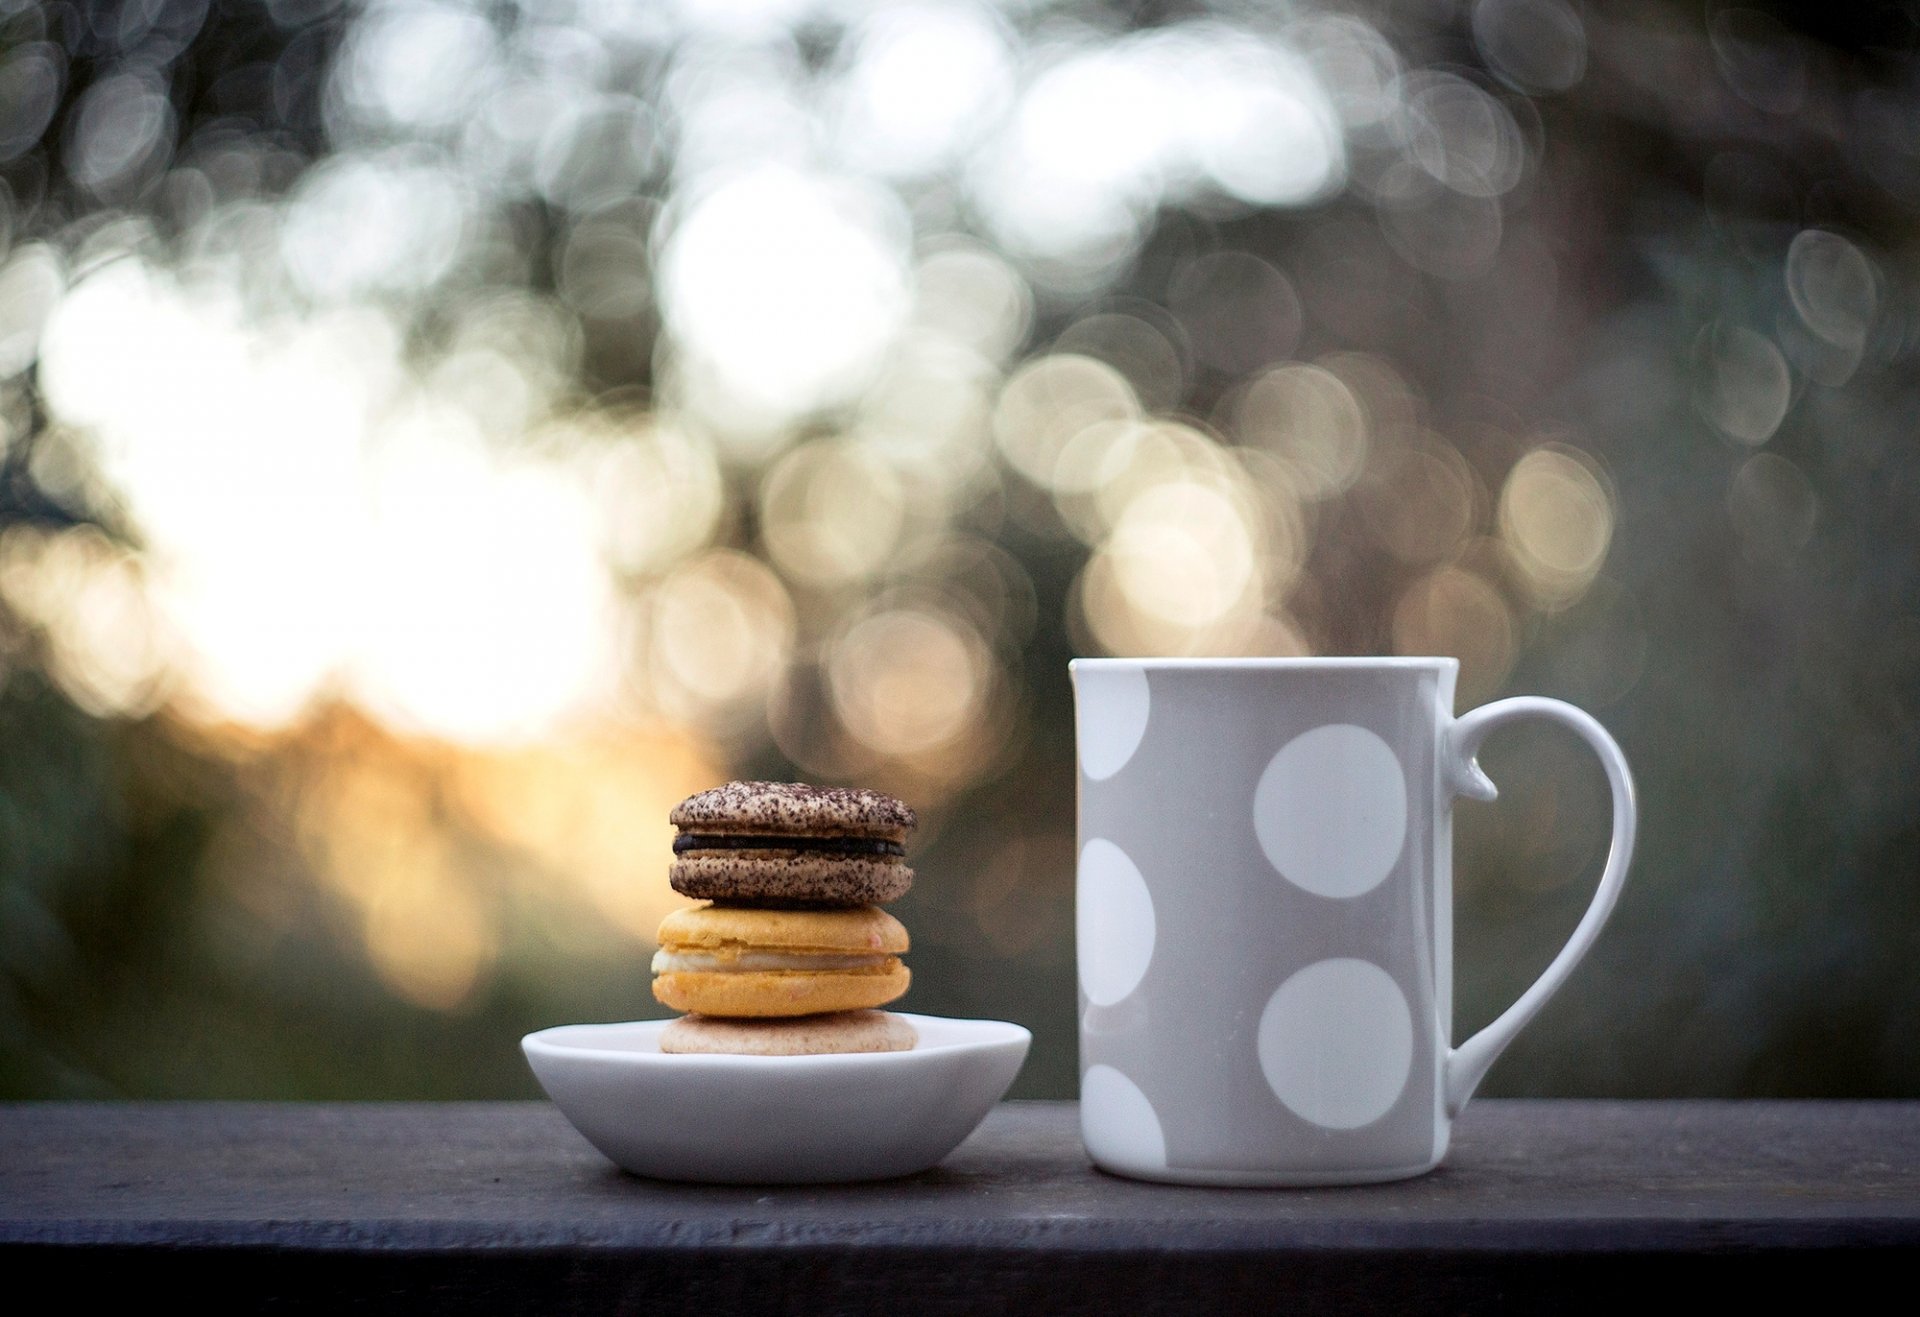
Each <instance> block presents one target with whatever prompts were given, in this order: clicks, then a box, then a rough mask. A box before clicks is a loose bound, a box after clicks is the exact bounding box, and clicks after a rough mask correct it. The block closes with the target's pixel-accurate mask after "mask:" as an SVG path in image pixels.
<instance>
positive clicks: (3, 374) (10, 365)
mask: <svg viewBox="0 0 1920 1317" xmlns="http://www.w3.org/2000/svg"><path fill="white" fill-rule="evenodd" d="M66 286H67V272H66V263H65V262H64V261H62V260H61V259H60V254H59V253H58V252H57V251H55V250H54V249H53V248H52V247H50V246H48V245H47V244H46V243H43V242H29V243H26V244H24V245H23V246H21V248H20V249H19V250H18V251H16V252H14V253H13V256H12V258H11V259H9V260H7V261H5V262H4V263H0V380H3V379H6V378H7V377H8V376H10V375H16V374H18V373H19V372H21V371H23V370H25V369H26V368H27V367H28V366H31V365H32V364H33V359H34V357H35V356H37V355H38V354H39V351H40V331H41V329H42V328H43V327H44V326H45V325H46V323H47V317H48V316H50V315H52V314H53V309H54V307H56V306H57V305H59V302H60V295H61V293H63V292H64V291H65V290H66Z"/></svg>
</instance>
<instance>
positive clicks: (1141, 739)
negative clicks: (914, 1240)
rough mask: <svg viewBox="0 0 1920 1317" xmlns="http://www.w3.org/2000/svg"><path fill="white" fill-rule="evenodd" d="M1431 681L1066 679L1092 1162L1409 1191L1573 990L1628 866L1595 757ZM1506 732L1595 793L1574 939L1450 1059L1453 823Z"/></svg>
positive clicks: (1220, 669) (1425, 668) (1593, 733)
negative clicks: (1550, 748) (1518, 1046)
mask: <svg viewBox="0 0 1920 1317" xmlns="http://www.w3.org/2000/svg"><path fill="white" fill-rule="evenodd" d="M1458 670H1459V665H1458V664H1457V663H1456V662H1455V661H1454V660H1453V659H1448V658H1379V659H1342V658H1331V659H1076V660H1075V661H1074V662H1073V663H1072V664H1071V671H1072V674H1073V685H1074V706H1075V726H1076V731H1077V739H1078V744H1079V769H1080V803H1079V835H1080V849H1079V857H1080V858H1079V873H1078V878H1077V886H1076V898H1075V899H1076V933H1077V939H1078V956H1079V968H1080V1064H1081V1075H1080V1119H1081V1134H1082V1137H1083V1139H1084V1140H1085V1142H1086V1146H1087V1152H1088V1154H1089V1155H1090V1156H1091V1157H1092V1158H1093V1161H1094V1163H1095V1164H1096V1165H1098V1166H1100V1167H1102V1168H1104V1169H1106V1170H1109V1171H1113V1172H1116V1173H1118V1174H1121V1175H1130V1176H1135V1177H1138V1178H1142V1179H1149V1180H1165V1181H1171V1182H1175V1183H1183V1184H1241V1185H1306V1184H1358V1183H1363V1182H1367V1181H1374V1180H1394V1179H1402V1178H1404V1177H1407V1176H1411V1175H1419V1174H1421V1173H1423V1172H1425V1171H1429V1170H1432V1169H1433V1168H1434V1167H1435V1166H1437V1165H1439V1164H1440V1161H1441V1159H1442V1158H1443V1157H1444V1156H1445V1155H1446V1151H1447V1139H1448V1134H1449V1131H1450V1128H1451V1125H1452V1121H1453V1117H1454V1116H1455V1115H1457V1114H1458V1113H1459V1111H1460V1108H1461V1107H1462V1106H1464V1105H1465V1104H1466V1101H1467V1099H1468V1098H1469V1097H1470V1096H1472V1094H1473V1090H1474V1088H1475V1087H1476V1086H1477V1085H1478V1084H1479V1082H1480V1080H1481V1077H1482V1076H1484V1075H1485V1074H1486V1072H1487V1068H1488V1067H1489V1066H1491V1065H1492V1064H1493V1062H1494V1060H1495V1058H1497V1057H1498V1056H1499V1055H1500V1053H1501V1051H1502V1050H1503V1049H1504V1048H1505V1047H1506V1046H1507V1044H1508V1043H1510V1042H1511V1041H1512V1040H1513V1037H1514V1035H1515V1034H1517V1033H1518V1032H1519V1031H1520V1030H1521V1028H1523V1027H1524V1026H1525V1025H1526V1023H1527V1022H1528V1021H1529V1020H1531V1019H1532V1018H1533V1016H1534V1015H1535V1014H1536V1013H1537V1012H1538V1011H1539V1010H1540V1007H1541V1006H1542V1005H1543V1004H1545V1002H1546V1000H1547V998H1548V997H1550V996H1551V995H1552V994H1553V993H1554V992H1555V990H1557V989H1558V988H1559V987H1560V985H1561V984H1562V983H1564V982H1565V981H1566V979H1567V976H1568V975H1569V974H1571V973H1572V972H1573V967H1574V966H1575V964H1577V963H1578V962H1579V960H1580V958H1581V957H1582V956H1583V955H1585V954H1586V952H1587V949H1588V948H1589V947H1591V946H1592V945H1593V942H1594V939H1595V938H1596V937H1598V936H1599V933H1600V928H1601V925H1602V924H1604V923H1605V922H1606V919H1607V915H1608V913H1609V912H1610V911H1611V910H1612V909H1613V905H1614V902H1615V900H1616V899H1617V898H1618V897H1619V894H1620V886H1621V883H1622V881H1623V880H1624V879H1625V877H1626V872H1627V864H1628V860H1629V858H1630V857H1631V855H1632V852H1633V834H1634V822H1635V809H1634V798H1633V779H1632V777H1631V775H1630V774H1629V772H1628V770H1627V762H1626V759H1625V758H1624V757H1623V756H1622V755H1621V753H1620V748H1619V747H1618V746H1617V745H1615V744H1614V741H1613V738H1612V737H1610V736H1609V735H1607V733H1606V731H1605V729H1603V728H1602V727H1601V726H1600V724H1599V723H1597V722H1595V721H1594V720H1593V718H1592V717H1590V716H1589V715H1587V714H1585V713H1583V712H1581V711H1580V710H1579V709H1576V708H1574V707H1573V706H1572V705H1569V704H1563V703H1561V702H1560V701H1558V700H1547V699H1535V698H1520V699H1509V700H1501V701H1498V702H1497V703H1494V704H1489V705H1486V706H1484V707H1483V708H1480V709H1476V710H1474V711H1473V712H1471V713H1469V714H1466V715H1464V716H1462V717H1459V718H1455V717H1454V716H1453V688H1454V679H1455V676H1456V675H1457V673H1458ZM1524 718H1542V719H1546V720H1548V721H1551V722H1557V723H1560V724H1562V725H1564V726H1566V727H1568V728H1570V729H1571V730H1572V731H1573V732H1574V733H1575V734H1576V735H1578V736H1579V737H1581V738H1582V739H1583V740H1585V741H1586V743H1587V744H1588V745H1589V746H1590V747H1592V749H1593V751H1594V753H1595V754H1597V755H1598V756H1599V758H1600V763H1601V765H1602V766H1603V767H1604V768H1605V770H1606V774H1607V780H1608V782H1609V783H1610V784H1611V786H1612V790H1613V845H1612V849H1611V851H1610V853H1609V854H1608V856H1607V862H1606V868H1605V871H1604V872H1603V873H1602V875H1601V878H1600V886H1599V890H1598V892H1597V893H1596V894H1595V895H1594V898H1593V903H1592V904H1591V905H1590V906H1589V907H1588V909H1587V913H1586V915H1585V917H1584V918H1583V919H1582V920H1581V921H1580V925H1579V927H1578V928H1576V929H1575V930H1574V934H1573V937H1572V939H1571V940H1570V941H1569V942H1568V943H1567V945H1566V946H1565V948H1563V949H1562V950H1561V952H1560V954H1559V956H1558V957H1557V958H1555V960H1554V961H1553V963H1552V964H1551V965H1549V966H1548V967H1547V970H1546V972H1545V973H1544V974H1542V975H1541V976H1540V979H1539V981H1538V982H1536V983H1535V984H1534V985H1533V986H1532V987H1531V988H1529V989H1528V990H1527V991H1526V993H1525V994H1523V995H1522V996H1521V997H1520V999H1519V1000H1518V1001H1517V1002H1515V1003H1514V1004H1513V1005H1512V1006H1511V1007H1509V1008H1508V1009H1507V1011H1506V1013H1505V1014H1503V1015H1501V1016H1500V1017H1499V1018H1498V1019H1496V1020H1495V1021H1494V1022H1493V1023H1492V1024H1489V1025H1488V1026H1487V1027H1486V1028H1484V1029H1482V1030H1481V1031H1480V1032H1479V1033H1477V1034H1475V1035H1474V1036H1473V1037H1472V1038H1469V1039H1468V1040H1467V1041H1466V1042H1464V1043H1462V1044H1461V1045H1460V1046H1458V1047H1453V1046H1451V1045H1450V1041H1451V1034H1452V1028H1451V1020H1452V1016H1453V896H1452V851H1453V798H1454V797H1455V796H1456V795H1464V796H1470V797H1472V798H1474V799H1476V800H1491V799H1492V798H1493V796H1494V794H1495V788H1494V785H1493V783H1492V782H1490V781H1489V780H1488V779H1487V777H1486V775H1485V774H1484V773H1482V772H1481V771H1480V767H1479V765H1478V764H1477V763H1475V762H1474V755H1475V753H1476V752H1477V751H1478V749H1479V747H1480V744H1481V742H1482V741H1483V740H1484V739H1485V737H1486V736H1487V734H1488V733H1490V732H1492V731H1493V730H1494V729H1495V728H1497V727H1501V726H1504V725H1505V724H1507V723H1510V722H1514V721H1517V720H1519V719H1524Z"/></svg>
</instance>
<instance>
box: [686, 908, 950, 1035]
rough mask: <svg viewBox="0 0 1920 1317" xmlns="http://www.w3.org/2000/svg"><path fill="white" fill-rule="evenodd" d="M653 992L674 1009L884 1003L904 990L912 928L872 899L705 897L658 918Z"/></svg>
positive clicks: (797, 1010) (747, 1011)
mask: <svg viewBox="0 0 1920 1317" xmlns="http://www.w3.org/2000/svg"><path fill="white" fill-rule="evenodd" d="M659 941H660V951H659V954H658V955H656V956H655V957H654V958H653V972H654V980H653V995H654V996H655V997H656V998H658V999H659V1000H660V1001H661V1002H663V1003H665V1004H666V1005H668V1006H671V1007H672V1008H673V1009H675V1010H677V1011H693V1012H697V1013H698V1014H701V1015H719V1016H734V1017H750V1018H765V1017H770V1016H789V1015H814V1014H818V1013H821V1012H824V1011H853V1010H863V1009H867V1008H871V1007H875V1006H883V1005H885V1004H886V1003H888V1002H890V1001H893V1000H894V999H896V998H898V997H899V996H900V995H901V994H902V993H904V992H906V990H907V985H908V983H909V982H910V980H911V977H912V976H911V975H910V973H909V972H908V970H907V967H906V966H905V965H903V964H901V963H900V953H902V952H904V951H906V950H907V946H908V943H907V930H906V929H905V928H904V927H903V926H902V925H901V923H900V921H899V920H897V919H895V918H894V917H893V916H892V915H890V914H888V913H887V912H886V911H884V910H881V909H879V908H878V907H876V906H870V905H869V906H855V907H853V908H851V909H841V910H834V909H802V910H778V909H766V908H761V907H748V906H722V905H700V906H693V907H690V908H688V909H685V910H676V911H674V912H673V913H672V914H670V915H668V916H667V917H666V919H665V920H664V921H663V922H662V923H661V925H660V935H659Z"/></svg>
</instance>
